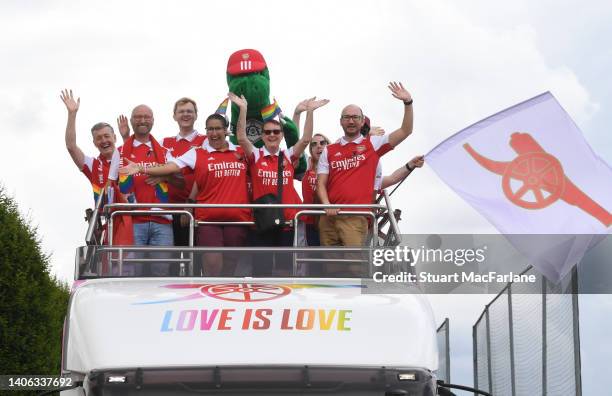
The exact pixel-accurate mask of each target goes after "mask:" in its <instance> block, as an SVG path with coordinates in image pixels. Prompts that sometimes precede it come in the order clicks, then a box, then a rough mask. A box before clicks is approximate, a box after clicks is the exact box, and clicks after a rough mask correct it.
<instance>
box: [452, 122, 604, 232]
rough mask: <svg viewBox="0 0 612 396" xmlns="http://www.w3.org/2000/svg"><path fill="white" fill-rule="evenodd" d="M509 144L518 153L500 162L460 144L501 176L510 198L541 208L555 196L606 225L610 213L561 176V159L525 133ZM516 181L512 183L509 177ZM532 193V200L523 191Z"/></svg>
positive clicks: (528, 205) (549, 203)
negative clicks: (512, 157)
mask: <svg viewBox="0 0 612 396" xmlns="http://www.w3.org/2000/svg"><path fill="white" fill-rule="evenodd" d="M510 147H512V148H513V149H514V151H516V153H517V154H518V157H516V158H515V159H513V160H512V161H508V162H503V161H495V160H492V159H489V158H487V157H485V156H483V155H481V154H479V153H477V152H476V151H475V150H474V149H473V148H472V146H470V145H469V143H465V144H464V145H463V148H464V149H465V150H466V151H467V152H468V153H469V154H470V155H471V156H472V158H474V160H476V162H478V163H479V164H480V165H481V166H482V167H483V168H485V169H487V170H489V171H491V172H493V173H497V174H498V175H501V176H502V189H503V191H504V194H505V195H506V197H507V198H508V199H509V200H510V202H512V203H514V204H515V205H518V206H520V207H522V208H525V209H543V208H545V207H547V206H549V205H551V204H552V203H553V202H556V201H557V200H559V199H562V200H563V201H565V202H567V203H568V204H570V205H574V206H577V207H579V208H580V209H582V210H583V211H585V212H587V213H588V214H590V215H591V216H593V217H594V218H596V219H597V220H599V221H600V222H601V223H603V224H604V225H605V226H606V227H609V226H610V224H612V215H611V214H610V213H609V212H608V211H607V210H605V209H604V208H602V207H601V206H600V205H599V204H598V203H597V202H595V201H594V200H593V199H591V198H590V197H589V196H588V195H587V194H585V193H584V192H583V191H582V190H580V189H579V188H578V187H577V186H576V185H575V184H574V183H572V182H571V180H569V179H568V178H567V176H565V174H564V172H563V167H562V165H561V162H560V161H559V160H558V159H557V158H556V157H555V156H553V155H552V154H550V153H547V152H546V151H545V150H544V149H543V148H542V146H540V145H539V144H538V142H537V141H536V140H535V139H534V138H533V137H532V136H531V135H530V134H529V133H519V132H516V133H513V134H512V135H511V137H510ZM513 180H514V181H516V182H518V183H512V181H513ZM530 191H531V192H532V193H533V197H534V199H533V200H530V199H528V196H527V193H528V192H530Z"/></svg>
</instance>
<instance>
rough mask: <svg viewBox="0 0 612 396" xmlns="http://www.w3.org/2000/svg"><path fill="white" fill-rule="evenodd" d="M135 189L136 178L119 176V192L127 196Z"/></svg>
mask: <svg viewBox="0 0 612 396" xmlns="http://www.w3.org/2000/svg"><path fill="white" fill-rule="evenodd" d="M132 187H134V177H133V176H132V175H129V176H128V175H119V191H121V193H122V194H127V193H129V192H130V190H131V189H132Z"/></svg>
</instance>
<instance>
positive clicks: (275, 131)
mask: <svg viewBox="0 0 612 396" xmlns="http://www.w3.org/2000/svg"><path fill="white" fill-rule="evenodd" d="M282 132H283V131H282V130H280V129H264V130H263V133H264V135H271V134H275V135H280V134H281V133H282Z"/></svg>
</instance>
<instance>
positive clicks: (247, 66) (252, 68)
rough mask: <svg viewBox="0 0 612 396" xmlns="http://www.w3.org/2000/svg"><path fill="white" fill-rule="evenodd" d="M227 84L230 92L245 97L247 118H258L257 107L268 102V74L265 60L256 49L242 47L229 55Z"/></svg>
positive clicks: (259, 107) (260, 107)
mask: <svg viewBox="0 0 612 396" xmlns="http://www.w3.org/2000/svg"><path fill="white" fill-rule="evenodd" d="M227 85H228V87H229V90H230V92H233V93H235V94H236V95H238V96H240V95H244V97H245V98H246V100H247V102H248V103H249V110H248V112H247V118H259V117H260V114H259V109H262V108H264V107H266V106H267V105H269V104H270V74H269V72H268V66H267V64H266V60H265V59H264V57H263V55H261V53H260V52H259V51H257V50H254V49H243V50H240V51H236V52H234V53H233V54H232V55H231V56H230V58H229V60H228V61H227Z"/></svg>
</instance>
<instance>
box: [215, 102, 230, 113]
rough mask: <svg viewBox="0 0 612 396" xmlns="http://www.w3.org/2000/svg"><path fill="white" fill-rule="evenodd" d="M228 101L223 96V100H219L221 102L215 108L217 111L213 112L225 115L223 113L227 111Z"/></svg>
mask: <svg viewBox="0 0 612 396" xmlns="http://www.w3.org/2000/svg"><path fill="white" fill-rule="evenodd" d="M228 103H229V98H225V100H224V101H223V102H221V104H220V105H219V107H218V108H217V111H215V113H217V114H223V115H225V113H226V112H227V105H228Z"/></svg>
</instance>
